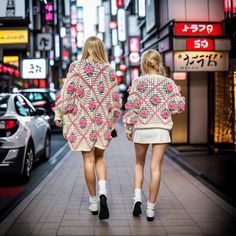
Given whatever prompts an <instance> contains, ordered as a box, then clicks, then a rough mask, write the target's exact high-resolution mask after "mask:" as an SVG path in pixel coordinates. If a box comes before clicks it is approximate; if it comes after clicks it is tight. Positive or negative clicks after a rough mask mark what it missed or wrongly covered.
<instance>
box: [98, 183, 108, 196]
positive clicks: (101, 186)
mask: <svg viewBox="0 0 236 236" xmlns="http://www.w3.org/2000/svg"><path fill="white" fill-rule="evenodd" d="M98 185H99V195H102V194H104V195H105V196H107V188H106V180H99V181H98Z"/></svg>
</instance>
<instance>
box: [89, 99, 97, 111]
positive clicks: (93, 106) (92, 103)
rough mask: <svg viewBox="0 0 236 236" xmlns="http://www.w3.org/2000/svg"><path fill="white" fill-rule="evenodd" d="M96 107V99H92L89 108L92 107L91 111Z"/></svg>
mask: <svg viewBox="0 0 236 236" xmlns="http://www.w3.org/2000/svg"><path fill="white" fill-rule="evenodd" d="M95 108H96V103H95V102H94V101H91V102H90V103H89V109H90V111H92V110H94V109H95Z"/></svg>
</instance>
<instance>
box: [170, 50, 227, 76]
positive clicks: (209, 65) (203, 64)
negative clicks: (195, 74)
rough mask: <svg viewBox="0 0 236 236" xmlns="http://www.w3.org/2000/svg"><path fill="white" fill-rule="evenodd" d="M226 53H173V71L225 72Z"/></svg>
mask: <svg viewBox="0 0 236 236" xmlns="http://www.w3.org/2000/svg"><path fill="white" fill-rule="evenodd" d="M228 67H229V55H228V52H218V51H207V52H206V51H175V52H174V71H176V72H178V71H227V70H228Z"/></svg>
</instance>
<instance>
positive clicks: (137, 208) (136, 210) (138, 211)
mask: <svg viewBox="0 0 236 236" xmlns="http://www.w3.org/2000/svg"><path fill="white" fill-rule="evenodd" d="M140 214H142V210H141V202H135V204H134V209H133V216H139V215H140Z"/></svg>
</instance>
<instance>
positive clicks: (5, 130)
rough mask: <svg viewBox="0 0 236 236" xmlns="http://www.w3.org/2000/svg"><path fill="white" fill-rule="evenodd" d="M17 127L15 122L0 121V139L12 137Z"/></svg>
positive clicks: (17, 123) (17, 124)
mask: <svg viewBox="0 0 236 236" xmlns="http://www.w3.org/2000/svg"><path fill="white" fill-rule="evenodd" d="M18 127H19V122H18V121H17V120H0V137H9V136H11V135H13V134H14V133H15V132H16V131H17V129H18Z"/></svg>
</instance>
